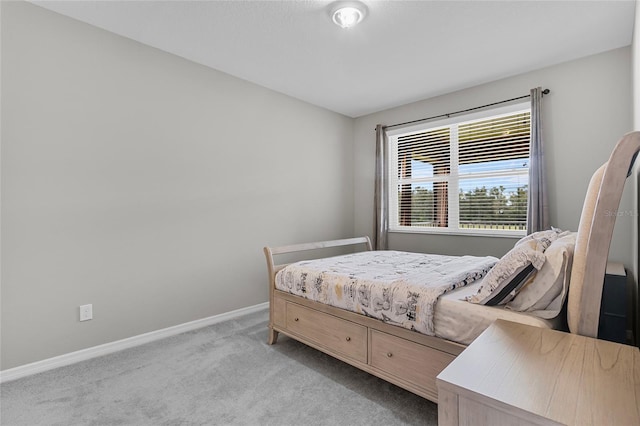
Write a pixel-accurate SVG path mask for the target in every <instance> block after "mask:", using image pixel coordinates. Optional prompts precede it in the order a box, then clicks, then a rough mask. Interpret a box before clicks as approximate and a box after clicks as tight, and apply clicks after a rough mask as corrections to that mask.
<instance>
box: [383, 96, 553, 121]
mask: <svg viewBox="0 0 640 426" xmlns="http://www.w3.org/2000/svg"><path fill="white" fill-rule="evenodd" d="M549 93H551V90H549V89H544V90H543V91H542V94H543V95H548V94H549ZM529 97H531V95H524V96H518V97H517V98H511V99H507V100H504V101H500V102H494V103H492V104H487V105H482V106H478V107H474V108H469V109H463V110H461V111H455V112H450V113H448V114H440V115H434V116H433V117H427V118H419V119H417V120H412V121H405V122H404V123H396V124H390V125H388V126H384V128H385V129H389V128H391V127H398V126H404V125H405V124H413V123H419V122H421V121H427V120H433V119H435V118H449V117H451V116H452V115H456V114H462V113H463V112H470V111H475V110H477V109H482V108H486V107H490V106H494V105H500V104H504V103H507V102H512V101H517V100H518V99H524V98H529Z"/></svg>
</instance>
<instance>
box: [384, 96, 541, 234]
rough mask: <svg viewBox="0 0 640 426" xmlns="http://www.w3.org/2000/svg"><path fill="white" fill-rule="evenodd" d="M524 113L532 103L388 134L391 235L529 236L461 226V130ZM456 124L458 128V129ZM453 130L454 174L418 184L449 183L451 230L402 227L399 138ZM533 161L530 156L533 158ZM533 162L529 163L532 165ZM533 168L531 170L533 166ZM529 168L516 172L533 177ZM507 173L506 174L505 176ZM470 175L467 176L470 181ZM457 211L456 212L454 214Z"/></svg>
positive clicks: (452, 170)
mask: <svg viewBox="0 0 640 426" xmlns="http://www.w3.org/2000/svg"><path fill="white" fill-rule="evenodd" d="M522 112H529V113H531V104H530V103H529V102H518V103H514V104H511V105H506V106H502V107H497V108H491V109H487V110H482V111H478V112H474V113H469V114H465V115H457V116H456V117H449V118H445V119H441V120H436V121H429V122H426V123H418V124H413V125H410V126H407V127H402V128H398V129H391V130H388V131H387V142H388V143H387V152H388V153H389V160H388V162H387V176H388V185H387V190H388V191H389V192H388V194H389V197H388V206H387V207H388V209H389V210H388V211H389V230H388V232H394V233H411V234H440V235H462V236H488V237H507V238H514V237H523V236H525V235H526V233H527V231H526V230H500V229H495V230H487V229H469V228H460V227H459V217H460V211H459V206H460V204H459V197H460V195H459V188H460V185H459V182H460V174H459V167H458V166H459V164H458V146H457V145H458V127H459V126H460V125H463V124H467V123H469V122H473V121H478V120H483V119H488V118H498V117H500V116H506V115H511V114H517V113H522ZM454 125H455V126H454ZM447 127H450V141H449V146H450V173H449V174H448V175H444V176H440V177H437V178H436V177H433V178H417V179H416V180H417V181H421V182H422V181H424V182H442V181H444V182H448V189H449V190H448V196H447V204H448V210H447V217H448V220H447V222H448V223H447V227H417V226H416V227H413V226H403V225H399V213H400V212H399V208H398V185H399V181H400V179H399V178H398V171H397V167H398V139H399V138H400V137H403V136H407V135H410V134H413V133H417V132H425V131H431V130H437V129H442V128H447ZM529 158H530V157H529ZM530 165H531V162H530V161H529V166H530ZM529 168H530V167H529ZM529 168H527V169H526V171H524V170H523V171H522V172H520V173H515V174H518V175H526V176H528V175H529ZM499 173H500V172H495V171H494V172H479V173H477V174H475V173H474V177H482V176H483V175H484V176H485V177H493V176H497V175H499ZM505 174H506V173H505ZM508 174H509V175H513V174H514V173H513V172H509V173H508ZM466 176H468V175H466V174H465V175H463V178H466ZM452 212H454V213H452Z"/></svg>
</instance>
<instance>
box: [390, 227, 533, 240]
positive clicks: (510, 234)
mask: <svg viewBox="0 0 640 426" xmlns="http://www.w3.org/2000/svg"><path fill="white" fill-rule="evenodd" d="M389 232H390V233H395V234H422V235H451V236H457V237H491V238H512V239H520V238H522V237H525V236H526V235H527V233H526V232H525V231H502V232H498V231H493V232H491V231H485V230H481V231H452V230H442V231H440V230H434V229H425V230H422V229H390V230H389Z"/></svg>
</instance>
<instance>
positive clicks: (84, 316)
mask: <svg viewBox="0 0 640 426" xmlns="http://www.w3.org/2000/svg"><path fill="white" fill-rule="evenodd" d="M90 319H93V305H91V304H89V305H81V306H80V321H89V320H90Z"/></svg>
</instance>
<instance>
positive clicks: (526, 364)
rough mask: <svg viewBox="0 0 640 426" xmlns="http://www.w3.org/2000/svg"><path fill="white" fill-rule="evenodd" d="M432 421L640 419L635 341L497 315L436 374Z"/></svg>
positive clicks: (619, 423) (583, 424) (622, 425)
mask: <svg viewBox="0 0 640 426" xmlns="http://www.w3.org/2000/svg"><path fill="white" fill-rule="evenodd" d="M437 386H438V425H439V426H449V425H558V424H563V425H580V426H588V425H603V426H609V425H616V426H626V425H640V352H639V351H638V348H636V347H633V346H626V345H621V344H618V343H613V342H607V341H604V340H596V339H592V338H588V337H584V336H578V335H575V334H568V333H563V332H560V331H555V330H547V329H542V328H536V327H531V326H527V325H522V324H516V323H512V322H508V321H503V320H498V321H496V322H495V323H494V324H493V325H491V326H490V327H489V328H488V329H487V330H486V331H485V332H484V333H483V334H482V335H480V337H478V338H477V339H476V340H475V341H474V342H473V343H472V344H471V345H469V347H468V348H467V349H465V350H464V351H463V352H462V354H460V355H459V356H458V357H457V358H456V359H455V360H454V361H453V362H452V363H451V364H449V366H448V367H447V368H445V369H444V371H442V372H441V373H440V374H439V375H438V377H437Z"/></svg>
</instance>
